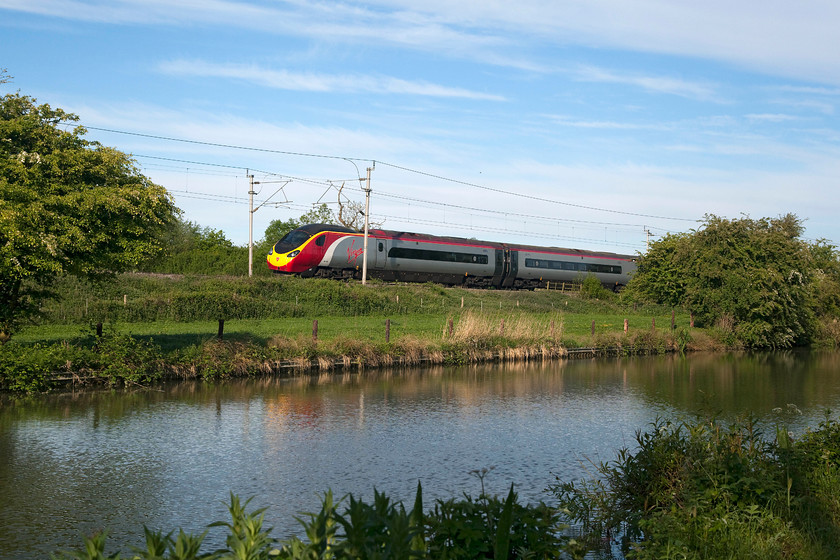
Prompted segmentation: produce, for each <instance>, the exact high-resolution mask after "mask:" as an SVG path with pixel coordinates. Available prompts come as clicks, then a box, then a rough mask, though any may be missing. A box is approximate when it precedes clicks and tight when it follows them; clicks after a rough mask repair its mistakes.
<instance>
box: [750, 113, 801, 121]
mask: <svg viewBox="0 0 840 560" xmlns="http://www.w3.org/2000/svg"><path fill="white" fill-rule="evenodd" d="M744 118H746V119H747V120H748V121H751V122H765V123H781V122H788V121H795V120H798V118H799V117H795V116H793V115H786V114H783V113H751V114H749V115H744Z"/></svg>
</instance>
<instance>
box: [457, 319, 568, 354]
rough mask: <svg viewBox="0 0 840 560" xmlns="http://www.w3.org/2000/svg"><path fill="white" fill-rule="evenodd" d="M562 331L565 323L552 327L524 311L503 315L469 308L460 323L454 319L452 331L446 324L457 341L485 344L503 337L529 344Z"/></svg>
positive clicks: (469, 343)
mask: <svg viewBox="0 0 840 560" xmlns="http://www.w3.org/2000/svg"><path fill="white" fill-rule="evenodd" d="M562 330H563V324H562V322H561V323H560V324H559V325H557V324H556V323H555V325H554V328H553V329H552V326H551V321H550V320H547V319H544V320H535V319H534V318H533V317H532V316H529V315H527V314H523V313H519V314H508V315H500V314H482V313H473V312H470V311H467V312H465V313H463V314H461V316H460V318H459V319H458V320H457V322H456V321H453V329H452V334H451V335H450V334H449V326H448V325H447V326H446V327H445V329H444V333H443V336H444V338H445V339H447V340H448V341H450V342H453V343H455V344H468V345H475V346H486V345H487V344H495V343H497V342H498V341H499V340H500V339H503V340H506V341H509V342H513V343H516V344H518V345H523V344H524V345H527V344H538V343H541V342H543V341H545V340H548V339H551V338H552V334H553V336H554V338H555V339H557V338H558V337H559V335H560V334H561V333H562Z"/></svg>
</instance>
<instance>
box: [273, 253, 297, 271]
mask: <svg viewBox="0 0 840 560" xmlns="http://www.w3.org/2000/svg"><path fill="white" fill-rule="evenodd" d="M299 253H300V251H299V250H297V249H296V250H294V251H292V252H291V253H275V252H274V249H272V250H271V252H270V253H269V254H268V256H267V257H266V262H267V263H268V268H270V269H271V270H277V271H279V272H288V268H289V264H290V263H291V262H292V259H294V258H295V257H296V256H298V254H299Z"/></svg>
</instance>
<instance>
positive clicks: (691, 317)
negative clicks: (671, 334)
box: [688, 313, 694, 329]
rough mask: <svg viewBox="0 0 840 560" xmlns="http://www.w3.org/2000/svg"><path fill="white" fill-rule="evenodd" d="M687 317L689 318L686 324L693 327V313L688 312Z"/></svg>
mask: <svg viewBox="0 0 840 560" xmlns="http://www.w3.org/2000/svg"><path fill="white" fill-rule="evenodd" d="M688 319H689V321H688V326H689V327H691V328H692V329H693V328H694V313H689V315H688Z"/></svg>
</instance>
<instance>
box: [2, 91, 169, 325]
mask: <svg viewBox="0 0 840 560" xmlns="http://www.w3.org/2000/svg"><path fill="white" fill-rule="evenodd" d="M77 120H78V117H76V116H75V115H72V114H69V113H66V112H64V111H63V110H61V109H53V108H52V107H50V106H49V105H46V104H44V105H37V104H36V101H35V100H34V99H33V98H31V97H26V96H22V95H19V94H11V95H5V96H3V97H2V98H0V138H2V140H3V141H2V142H0V200H2V205H0V334H2V335H3V338H4V339H6V338H8V337H9V336H10V335H11V334H12V333H13V332H14V330H15V329H16V328H17V327H18V326H19V325H20V323H21V321H23V320H25V319H27V318H29V317H31V316H33V314H34V313H36V312H37V309H38V305H39V304H40V303H41V301H42V300H43V298H44V297H45V295H46V294H47V293H48V290H47V289H48V288H49V285H50V283H51V281H52V280H53V279H55V278H56V277H58V276H60V275H62V274H74V275H79V276H87V277H97V276H103V275H107V274H109V273H112V272H115V271H121V270H126V269H130V268H132V267H134V266H136V265H137V264H138V263H140V262H142V261H144V260H146V259H148V258H149V257H151V256H153V255H155V254H156V253H157V252H158V251H160V249H161V242H160V239H159V237H160V235H161V234H162V232H163V231H164V230H165V228H166V227H167V226H168V224H169V223H170V222H171V221H172V220H173V218H174V215H175V213H176V209H175V207H174V205H173V203H172V201H171V199H170V197H169V195H168V194H167V192H166V191H165V190H164V189H163V187H160V186H158V185H155V184H154V183H152V182H151V181H149V180H148V179H147V178H146V177H144V176H143V175H141V174H140V173H139V171H138V169H137V167H136V166H135V164H134V162H133V161H132V160H131V159H130V158H129V157H128V156H127V155H126V154H124V153H122V152H119V151H117V150H115V149H113V148H109V147H105V146H102V145H100V144H99V143H97V142H92V141H88V140H85V139H84V138H82V136H83V135H84V134H85V132H86V131H85V129H84V128H82V127H76V128H74V129H72V130H71V131H65V130H63V129H62V126H63V125H64V124H65V123H72V122H74V121H77Z"/></svg>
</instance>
